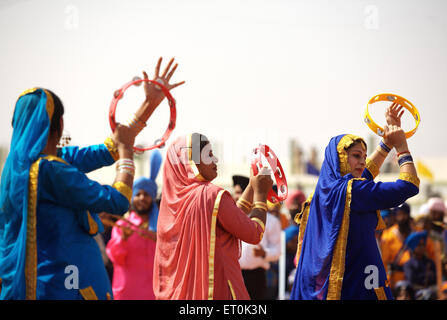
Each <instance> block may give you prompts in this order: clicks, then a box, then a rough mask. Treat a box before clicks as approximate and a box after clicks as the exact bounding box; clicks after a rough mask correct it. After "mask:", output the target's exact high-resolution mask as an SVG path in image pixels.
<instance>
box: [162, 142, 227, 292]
mask: <svg viewBox="0 0 447 320" xmlns="http://www.w3.org/2000/svg"><path fill="white" fill-rule="evenodd" d="M192 159H194V157H193V147H192V136H191V135H188V136H186V137H180V138H178V139H176V140H175V141H174V142H173V144H172V145H171V146H170V147H169V149H168V151H167V157H166V160H165V164H164V167H163V190H162V194H163V196H162V200H161V203H160V213H159V217H158V226H157V229H158V231H157V247H156V252H155V261H154V293H155V296H156V298H157V299H175V300H179V299H180V300H183V299H188V300H189V299H198V300H204V299H212V298H213V289H214V269H213V268H214V245H215V236H216V234H215V228H216V221H217V220H216V219H217V211H218V207H217V209H216V208H215V203H219V199H220V197H221V195H222V193H223V190H222V189H221V188H219V187H217V186H215V185H213V184H212V183H210V182H209V181H206V180H205V179H204V178H203V177H202V176H201V175H200V173H199V171H198V168H197V166H196V164H195V163H194V161H193V160H192Z"/></svg>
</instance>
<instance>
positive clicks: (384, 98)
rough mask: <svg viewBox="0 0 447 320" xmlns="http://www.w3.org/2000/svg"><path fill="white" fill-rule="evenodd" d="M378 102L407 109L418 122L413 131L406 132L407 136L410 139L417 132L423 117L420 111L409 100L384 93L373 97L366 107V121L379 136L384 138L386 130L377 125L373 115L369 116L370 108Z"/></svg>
mask: <svg viewBox="0 0 447 320" xmlns="http://www.w3.org/2000/svg"><path fill="white" fill-rule="evenodd" d="M378 101H389V102H395V103H397V104H399V105H401V106H403V107H404V108H405V109H407V110H408V111H410V113H411V115H412V116H413V118H414V120H415V121H416V126H415V127H414V129H413V130H410V131H408V132H405V136H406V137H407V139H408V138H410V137H411V136H412V135H413V134H414V133H415V132H416V130H417V128H418V126H419V123H420V122H421V116H420V115H419V111H418V109H416V107H415V106H414V105H413V104H412V103H411V102H410V101H408V100H407V99H405V98H403V97H401V96H398V95H397V94H393V93H382V94H378V95H376V96H374V97H372V98H371V99H370V100H369V102H368V104H367V105H366V111H365V118H364V121H365V123H366V124H367V125H368V127H369V128H370V129H371V130H372V131H373V132H374V133H376V134H377V135H379V136H383V134H384V131H383V130H384V129H383V128H382V127H380V126H379V125H378V124H377V123H375V122H374V120H373V119H372V118H371V115H370V114H369V111H368V108H369V106H370V105H371V104H373V103H376V102H378Z"/></svg>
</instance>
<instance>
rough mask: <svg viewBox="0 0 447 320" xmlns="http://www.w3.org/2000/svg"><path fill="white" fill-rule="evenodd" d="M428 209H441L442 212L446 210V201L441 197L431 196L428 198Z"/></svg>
mask: <svg viewBox="0 0 447 320" xmlns="http://www.w3.org/2000/svg"><path fill="white" fill-rule="evenodd" d="M427 205H428V209H429V210H430V211H431V210H433V211H441V212H445V203H444V201H443V200H442V199H441V198H436V197H433V198H430V199H429V200H428V203H427Z"/></svg>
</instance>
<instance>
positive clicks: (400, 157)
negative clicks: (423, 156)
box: [397, 151, 414, 167]
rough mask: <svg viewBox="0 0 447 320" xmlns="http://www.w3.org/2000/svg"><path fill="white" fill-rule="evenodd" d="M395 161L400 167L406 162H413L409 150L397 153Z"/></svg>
mask: <svg viewBox="0 0 447 320" xmlns="http://www.w3.org/2000/svg"><path fill="white" fill-rule="evenodd" d="M397 163H398V164H399V167H402V166H403V165H404V164H407V163H414V162H413V157H412V156H411V153H410V152H409V151H404V152H399V153H398V154H397Z"/></svg>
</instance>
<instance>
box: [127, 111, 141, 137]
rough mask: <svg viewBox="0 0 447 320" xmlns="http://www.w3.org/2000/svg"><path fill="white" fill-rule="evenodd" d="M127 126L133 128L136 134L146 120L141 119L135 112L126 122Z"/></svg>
mask: <svg viewBox="0 0 447 320" xmlns="http://www.w3.org/2000/svg"><path fill="white" fill-rule="evenodd" d="M127 126H128V127H129V128H131V129H135V130H136V131H137V134H138V133H140V132H141V131H142V130H143V129H144V128H145V127H146V122H143V121H141V120H140V119H139V118H138V117H137V116H136V115H135V114H134V115H133V116H132V118H130V120H129V121H128V122H127Z"/></svg>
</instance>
